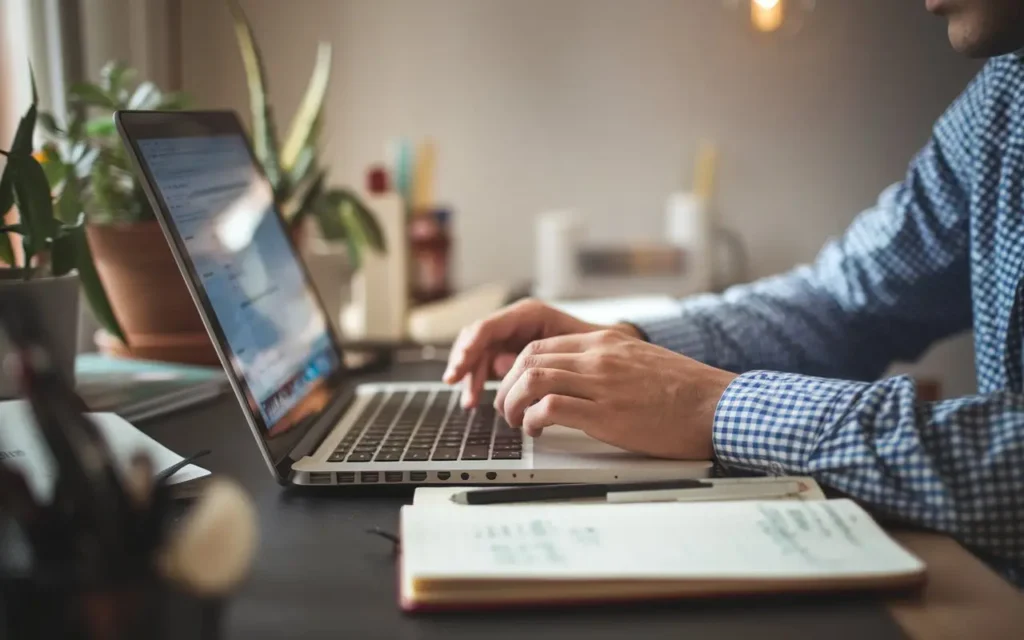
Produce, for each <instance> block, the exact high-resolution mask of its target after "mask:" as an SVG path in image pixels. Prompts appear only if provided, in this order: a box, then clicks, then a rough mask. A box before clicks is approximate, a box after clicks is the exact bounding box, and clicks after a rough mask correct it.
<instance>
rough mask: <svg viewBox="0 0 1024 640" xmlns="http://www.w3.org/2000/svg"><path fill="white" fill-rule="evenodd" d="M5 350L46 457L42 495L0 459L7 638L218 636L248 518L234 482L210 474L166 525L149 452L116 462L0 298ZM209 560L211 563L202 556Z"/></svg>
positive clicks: (0, 591)
mask: <svg viewBox="0 0 1024 640" xmlns="http://www.w3.org/2000/svg"><path fill="white" fill-rule="evenodd" d="M0 324H2V326H3V328H4V330H5V332H6V334H7V336H8V338H9V340H10V341H11V343H12V344H13V345H14V349H13V350H12V351H11V352H9V353H8V355H7V357H6V361H5V363H4V365H5V366H6V367H7V368H9V369H10V370H13V371H15V372H17V374H18V379H19V382H20V384H21V388H22V391H23V393H24V395H25V396H26V398H27V400H28V403H29V405H30V406H31V408H32V413H33V416H34V419H35V422H36V426H37V427H38V429H39V433H40V434H41V436H42V440H43V441H44V442H45V444H46V447H47V448H48V449H49V453H50V455H51V456H52V461H53V468H54V478H53V491H52V496H51V497H50V498H49V499H42V498H41V497H40V496H38V495H37V494H36V493H35V492H33V490H32V488H31V487H30V486H29V484H28V482H27V481H26V477H25V476H23V475H22V473H21V472H20V471H18V470H16V469H15V468H12V466H11V465H8V464H7V463H0V537H2V538H3V540H2V544H0V629H2V630H3V636H4V637H13V638H81V639H87V640H113V639H115V638H116V639H118V640H133V639H135V638H139V639H141V638H158V639H162V638H167V639H168V640H170V639H171V638H174V639H177V638H203V639H206V638H210V639H213V638H218V637H220V621H221V619H222V617H223V609H224V606H225V603H226V601H227V598H228V596H229V592H230V591H231V590H232V589H233V588H234V587H235V586H236V585H237V584H238V583H239V582H240V580H241V579H242V578H243V577H244V576H245V575H246V574H247V572H248V567H249V565H250V563H251V559H252V556H253V553H254V552H255V548H256V516H255V509H254V508H253V506H252V503H251V501H250V500H249V498H248V497H247V496H246V494H245V493H244V492H243V491H242V490H241V488H239V487H237V486H236V485H234V484H232V483H231V482H230V481H228V480H226V479H216V480H214V481H213V482H212V483H211V484H210V486H209V487H208V488H207V490H206V491H205V492H203V493H201V494H200V497H199V498H198V503H197V505H196V506H195V507H194V510H193V511H191V513H189V514H187V515H186V517H185V518H184V520H183V522H182V523H181V524H179V525H177V526H175V524H174V520H175V511H176V508H177V507H176V505H175V504H174V502H173V500H172V497H171V494H170V488H169V486H168V485H167V483H165V482H164V481H162V480H161V479H160V478H159V477H157V476H156V475H155V472H156V469H155V468H154V467H155V464H154V459H153V458H151V457H150V456H148V455H146V454H135V455H133V456H132V458H131V460H130V462H129V465H128V467H127V469H122V468H119V466H118V464H117V463H116V461H115V455H114V452H113V450H112V447H111V445H110V443H108V441H107V439H106V438H105V437H104V435H103V432H102V431H101V430H100V429H99V428H98V427H97V425H96V423H94V422H93V420H92V419H91V418H89V417H88V416H86V415H84V414H83V413H82V412H81V408H82V401H81V399H79V398H78V397H77V396H76V395H75V394H74V392H73V391H72V389H71V387H70V385H69V384H68V382H67V380H65V378H64V377H63V376H61V375H60V374H59V373H58V372H57V370H56V369H55V367H54V364H53V360H52V358H51V352H50V346H49V340H48V339H47V337H46V336H45V335H43V333H42V330H41V329H40V325H39V323H38V321H37V317H36V311H35V307H34V306H33V305H31V304H30V303H29V302H28V301H26V300H17V301H15V300H5V301H4V304H2V305H0ZM213 556H216V559H215V560H214V559H212V557H213Z"/></svg>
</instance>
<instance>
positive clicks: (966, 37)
mask: <svg viewBox="0 0 1024 640" xmlns="http://www.w3.org/2000/svg"><path fill="white" fill-rule="evenodd" d="M948 35H949V44H950V45H951V46H952V47H953V50H954V51H956V52H957V53H959V54H962V55H965V56H967V57H968V58H992V57H994V56H1001V55H1003V54H1006V53H1013V52H1014V51H1019V50H1020V49H1021V48H1022V47H1024V42H1022V41H1021V38H1011V37H1008V35H1009V34H1007V35H1006V36H1004V37H1001V38H993V37H988V38H982V37H978V32H977V31H976V30H974V29H970V28H964V27H962V26H960V25H957V24H956V22H955V21H950V23H949V29H948Z"/></svg>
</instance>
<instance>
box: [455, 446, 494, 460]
mask: <svg viewBox="0 0 1024 640" xmlns="http://www.w3.org/2000/svg"><path fill="white" fill-rule="evenodd" d="M488 453H490V451H489V448H488V447H487V446H476V447H470V446H467V447H466V448H465V449H464V450H463V451H462V459H463V460H486V459H487V458H488V455H487V454H488Z"/></svg>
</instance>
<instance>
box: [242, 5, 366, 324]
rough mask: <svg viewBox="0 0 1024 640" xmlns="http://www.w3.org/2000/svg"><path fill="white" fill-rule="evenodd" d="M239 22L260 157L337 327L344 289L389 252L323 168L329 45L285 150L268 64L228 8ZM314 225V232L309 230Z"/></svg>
mask: <svg viewBox="0 0 1024 640" xmlns="http://www.w3.org/2000/svg"><path fill="white" fill-rule="evenodd" d="M227 4H228V8H229V9H230V11H231V15H232V18H233V20H234V27H235V35H236V37H237V39H238V45H239V50H240V52H241V55H242V62H243V64H244V66H245V74H246V81H247V84H248V88H249V107H250V110H251V115H252V123H251V137H252V142H253V148H254V150H255V152H256V157H257V159H258V160H259V162H260V164H261V165H262V166H263V171H264V173H265V174H266V176H267V178H268V179H269V180H270V184H271V186H272V187H273V191H274V201H275V203H276V204H277V206H278V208H279V209H280V211H281V214H282V216H283V217H284V219H285V222H286V223H287V224H288V227H289V230H290V232H291V236H292V240H293V242H294V243H295V245H296V246H297V247H298V248H299V250H300V251H301V252H302V254H303V257H304V259H305V261H306V263H307V266H309V268H310V272H311V274H312V276H313V281H314V284H315V285H316V286H317V288H318V289H319V290H320V294H321V297H322V298H323V299H324V300H325V302H329V304H330V307H332V308H331V309H329V310H330V311H331V312H332V313H331V319H332V320H333V321H337V316H338V311H340V303H341V301H342V297H343V296H341V295H339V292H338V290H337V289H338V288H339V287H342V286H344V285H345V283H346V282H347V280H348V279H349V277H350V276H351V274H352V273H353V272H354V271H355V270H357V269H358V268H359V266H360V264H361V261H362V256H363V255H364V254H365V252H366V251H368V250H369V251H377V252H384V251H385V250H386V247H385V245H384V234H383V232H382V231H381V228H380V226H379V224H378V223H377V221H376V219H375V218H374V216H373V214H372V212H371V211H370V210H369V209H368V208H367V207H366V205H365V204H363V202H362V201H361V200H360V199H359V197H358V196H357V195H356V194H355V193H354V192H353V191H352V190H349V189H345V188H340V187H331V186H328V177H327V173H328V171H327V168H326V167H324V166H322V165H321V164H320V160H319V155H320V147H319V142H320V134H321V132H322V131H323V126H324V98H325V96H326V95H327V87H328V84H329V81H330V76H331V52H332V49H331V45H330V44H329V43H327V42H321V43H320V44H319V45H318V48H317V56H316V63H315V64H314V67H313V73H312V75H311V76H310V79H309V84H308V86H307V88H306V92H305V94H304V95H303V97H302V101H301V102H300V103H299V108H298V111H297V112H296V114H295V117H294V119H293V120H292V123H291V127H290V128H289V130H288V133H287V135H286V136H285V139H284V142H283V143H280V142H279V140H278V136H277V126H276V123H275V121H274V117H273V108H272V106H271V104H270V100H269V94H268V88H267V80H266V75H265V73H264V69H263V58H262V54H261V53H260V49H259V46H258V45H257V43H256V38H255V36H254V35H253V31H252V27H251V25H250V24H249V20H248V18H247V17H246V15H245V12H244V11H243V10H242V7H241V6H240V5H239V3H238V1H237V0H227ZM311 222H312V223H313V224H312V226H311V225H310V223H311Z"/></svg>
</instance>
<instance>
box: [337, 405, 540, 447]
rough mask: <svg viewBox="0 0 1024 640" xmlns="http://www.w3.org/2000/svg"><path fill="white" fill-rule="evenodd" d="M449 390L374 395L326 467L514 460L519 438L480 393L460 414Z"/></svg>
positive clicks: (519, 441) (460, 409)
mask: <svg viewBox="0 0 1024 640" xmlns="http://www.w3.org/2000/svg"><path fill="white" fill-rule="evenodd" d="M456 395H457V394H456V393H455V392H452V391H438V392H437V393H434V394H432V393H431V392H429V391H416V392H410V391H396V392H393V393H388V392H377V393H375V394H374V395H373V397H372V398H370V401H369V403H367V405H366V408H365V409H364V410H363V413H362V414H361V416H360V419H361V420H362V423H361V424H359V425H356V426H355V427H353V428H352V429H351V430H350V431H349V432H348V433H347V434H346V435H345V437H344V438H343V439H342V441H341V442H340V443H339V444H338V447H337V448H336V449H335V450H334V453H332V454H331V456H330V457H329V458H328V461H329V462H425V461H433V460H436V461H450V460H519V459H521V458H522V456H523V435H522V431H521V430H519V429H513V428H511V427H509V426H508V423H507V422H505V420H504V418H502V417H500V416H498V415H497V413H496V412H495V410H494V407H493V406H492V405H493V403H494V391H486V392H484V393H483V395H482V397H481V399H480V404H479V406H478V407H477V408H476V409H472V410H470V411H464V410H462V408H460V407H459V406H458V404H457V402H456V400H457V398H456Z"/></svg>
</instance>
